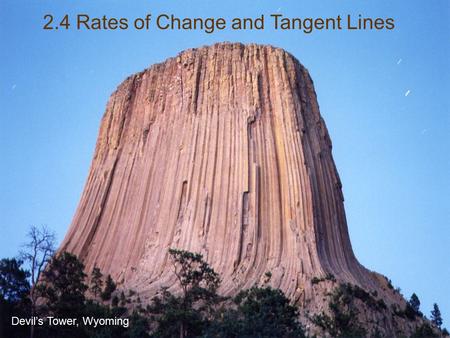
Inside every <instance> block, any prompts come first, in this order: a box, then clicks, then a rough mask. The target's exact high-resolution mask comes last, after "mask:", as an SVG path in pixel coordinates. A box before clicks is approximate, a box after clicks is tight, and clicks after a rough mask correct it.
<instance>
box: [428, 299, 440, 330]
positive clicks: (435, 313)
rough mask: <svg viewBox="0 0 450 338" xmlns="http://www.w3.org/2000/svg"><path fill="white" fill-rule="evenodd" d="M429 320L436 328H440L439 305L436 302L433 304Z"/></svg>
mask: <svg viewBox="0 0 450 338" xmlns="http://www.w3.org/2000/svg"><path fill="white" fill-rule="evenodd" d="M431 322H432V323H433V324H434V325H436V326H437V327H438V328H441V325H442V316H441V311H440V310H439V306H438V305H437V304H436V303H434V304H433V311H431Z"/></svg>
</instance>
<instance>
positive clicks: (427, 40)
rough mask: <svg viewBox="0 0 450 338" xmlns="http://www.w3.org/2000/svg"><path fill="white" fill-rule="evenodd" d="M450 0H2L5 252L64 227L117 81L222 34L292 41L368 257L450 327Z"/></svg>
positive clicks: (355, 236)
mask: <svg viewBox="0 0 450 338" xmlns="http://www.w3.org/2000/svg"><path fill="white" fill-rule="evenodd" d="M78 13H86V14H89V15H90V16H93V17H95V16H103V15H108V16H111V17H116V18H120V17H127V18H130V19H131V18H135V17H138V16H142V17H144V16H145V15H146V14H147V13H152V14H153V15H154V16H155V15H157V14H161V13H169V14H172V13H173V14H175V15H177V16H180V17H185V16H191V17H196V16H203V17H207V16H215V17H218V16H223V17H225V18H228V19H230V18H233V17H236V16H241V17H242V16H251V17H255V16H260V15H261V14H265V15H266V16H267V15H269V14H271V13H281V14H284V15H286V16H291V17H317V16H320V17H328V16H330V17H336V16H337V15H339V14H340V15H341V16H346V15H347V14H350V15H352V16H354V17H357V16H358V15H359V14H361V15H363V16H369V17H377V16H379V17H383V18H385V17H393V18H394V19H395V24H396V28H395V29H394V30H391V31H335V32H333V31H316V32H313V33H312V34H309V35H307V34H304V33H302V32H299V31H275V30H273V29H271V28H270V27H266V29H265V30H264V31H232V30H224V31H220V32H217V33H214V34H206V33H204V32H203V31H191V32H187V31H184V32H177V31H175V32H170V31H156V30H155V29H154V26H152V29H151V30H149V31H134V30H132V29H130V30H126V31H118V30H116V31H77V30H76V29H73V28H74V27H75V24H74V22H71V23H72V24H73V26H71V27H70V29H69V30H67V31H66V30H64V29H59V30H58V31H55V30H53V31H45V30H43V29H42V26H43V24H44V20H43V16H44V15H45V14H53V15H54V17H55V18H57V19H59V20H60V19H62V17H63V15H65V14H69V18H70V19H71V21H72V18H74V16H75V15H76V14H78ZM449 22H450V5H449V1H448V0H441V1H439V0H435V1H418V0H415V1H391V0H347V1H340V0H333V1H331V0H329V1H328V0H311V1H304V0H292V1H287V0H285V1H277V0H264V1H256V0H239V1H235V0H228V1H223V2H221V3H220V4H219V2H213V1H198V0H184V1H181V0H165V1H162V0H161V1H152V0H142V1H125V0H116V1H113V0H108V1H100V0H88V1H68V0H58V1H42V0H33V1H31V0H30V1H18V0H0V41H1V48H0V103H1V106H0V107H1V108H0V146H1V147H0V161H1V166H0V191H1V194H0V214H1V218H0V257H6V256H13V255H15V254H16V253H17V251H18V249H19V246H20V243H22V242H23V241H24V236H25V234H26V232H27V230H28V228H29V226H30V225H31V224H36V225H40V224H46V225H47V226H48V227H50V228H52V229H54V230H55V231H56V232H57V234H58V240H62V238H63V236H64V234H65V232H66V230H67V228H68V226H69V224H70V221H71V219H72V216H73V214H74V211H75V208H76V206H77V203H78V200H79V197H80V194H81V191H82V189H83V185H84V183H85V179H86V177H87V173H88V170H89V165H90V161H91V157H92V154H93V150H94V145H95V141H96V137H97V131H98V127H99V122H100V118H101V116H102V114H103V112H104V108H105V104H106V101H107V99H108V96H109V95H110V94H111V93H112V91H113V90H114V89H115V88H116V86H117V85H118V84H119V83H120V82H121V81H123V80H124V79H125V78H126V77H127V76H128V75H130V74H132V73H134V72H137V71H140V70H143V69H144V68H146V67H148V66H150V65H151V64H153V63H155V62H159V61H163V60H164V59H165V58H167V57H169V56H174V55H176V54H177V53H178V52H179V51H181V50H183V49H185V48H188V47H196V46H200V45H204V44H211V43H214V42H218V41H225V40H227V41H241V42H258V43H267V44H272V45H275V46H279V47H283V48H285V49H286V50H288V51H289V52H291V53H292V54H293V55H295V56H296V57H297V58H298V59H299V60H300V62H302V63H303V64H304V65H305V66H306V67H307V68H308V69H309V71H310V73H311V76H312V78H313V80H314V84H315V87H316V91H317V95H318V100H319V104H320V108H321V112H322V115H323V117H324V119H325V121H326V123H327V126H328V129H329V132H330V135H331V138H332V141H333V145H334V147H333V154H334V159H335V161H336V164H337V167H338V170H339V173H340V175H341V179H342V183H343V190H344V196H345V206H346V212H347V218H348V223H349V231H350V237H351V240H352V244H353V248H354V250H355V252H356V255H357V257H358V258H359V260H360V261H361V262H362V263H363V264H364V265H365V266H367V267H368V268H370V269H372V270H376V271H378V272H381V273H383V274H385V275H387V276H388V277H389V278H391V279H392V281H393V284H394V285H395V286H399V287H400V288H401V290H402V293H403V294H404V295H405V296H406V297H408V298H409V296H410V295H411V293H412V292H416V293H417V294H418V296H419V298H420V300H421V302H422V310H423V312H424V313H426V314H427V315H429V311H430V309H431V307H432V303H433V302H438V304H439V305H440V308H441V312H442V313H443V317H444V326H447V327H450V296H449V295H450V292H449V286H450V264H449V263H450V262H449V248H450V197H449V196H450V175H449V173H450V155H449V154H450V150H449V149H450V116H449V115H450V113H449V111H450V99H449V95H450V61H449V60H450V24H449Z"/></svg>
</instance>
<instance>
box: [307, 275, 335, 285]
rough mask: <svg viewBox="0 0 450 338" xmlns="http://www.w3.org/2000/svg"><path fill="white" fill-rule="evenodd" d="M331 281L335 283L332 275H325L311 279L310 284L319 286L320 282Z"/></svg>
mask: <svg viewBox="0 0 450 338" xmlns="http://www.w3.org/2000/svg"><path fill="white" fill-rule="evenodd" d="M324 281H331V282H336V277H334V275H333V274H332V273H327V274H326V275H325V277H313V278H312V279H311V284H313V285H314V284H319V283H320V282H324Z"/></svg>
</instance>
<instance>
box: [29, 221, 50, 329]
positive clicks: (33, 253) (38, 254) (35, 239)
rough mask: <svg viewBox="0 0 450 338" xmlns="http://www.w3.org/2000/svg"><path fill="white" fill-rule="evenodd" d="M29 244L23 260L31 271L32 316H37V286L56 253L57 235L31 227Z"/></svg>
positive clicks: (31, 327)
mask: <svg viewBox="0 0 450 338" xmlns="http://www.w3.org/2000/svg"><path fill="white" fill-rule="evenodd" d="M28 239H29V242H28V243H25V244H24V245H23V249H22V250H21V252H20V257H21V259H22V260H23V261H24V262H26V263H27V264H28V267H29V271H30V274H31V276H30V278H31V280H30V282H31V288H30V301H31V316H32V317H33V316H34V315H35V314H36V300H37V295H36V292H35V290H36V285H37V283H38V281H39V278H40V276H41V273H42V271H43V269H44V268H45V265H46V264H47V262H48V261H49V259H50V258H51V257H52V256H53V254H54V252H55V234H54V232H52V231H51V230H49V229H48V228H47V227H45V226H41V227H36V226H34V225H33V226H31V228H30V231H29V232H28ZM30 337H31V338H33V337H34V326H33V325H31V326H30Z"/></svg>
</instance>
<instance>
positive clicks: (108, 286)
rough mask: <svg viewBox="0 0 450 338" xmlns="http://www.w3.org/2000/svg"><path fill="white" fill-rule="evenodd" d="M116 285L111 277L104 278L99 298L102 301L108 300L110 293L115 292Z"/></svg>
mask: <svg viewBox="0 0 450 338" xmlns="http://www.w3.org/2000/svg"><path fill="white" fill-rule="evenodd" d="M116 287H117V286H116V283H114V281H113V279H112V278H111V275H108V277H107V278H106V283H105V289H104V290H103V292H102V294H101V297H102V299H103V300H110V299H111V295H112V293H113V292H114V291H115V290H116Z"/></svg>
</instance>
